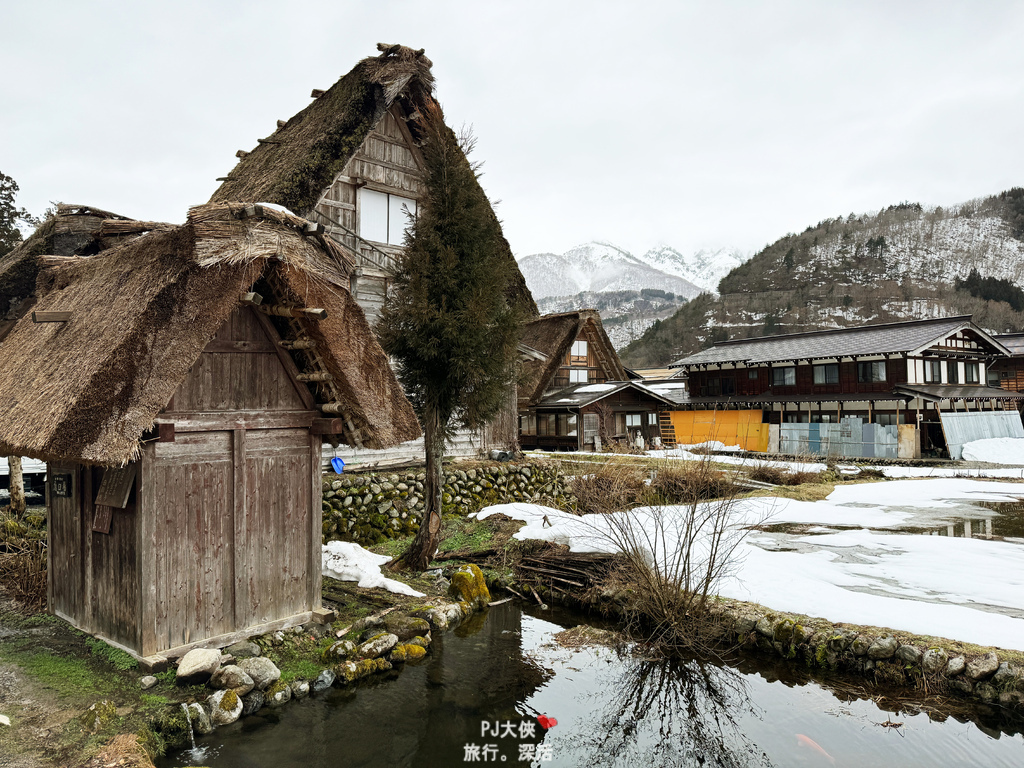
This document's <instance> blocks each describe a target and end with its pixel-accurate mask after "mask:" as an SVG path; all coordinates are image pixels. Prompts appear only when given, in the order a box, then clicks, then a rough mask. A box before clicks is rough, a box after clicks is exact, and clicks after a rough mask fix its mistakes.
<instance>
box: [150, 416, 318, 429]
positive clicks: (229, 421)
mask: <svg viewBox="0 0 1024 768" xmlns="http://www.w3.org/2000/svg"><path fill="white" fill-rule="evenodd" d="M315 417H316V414H315V413H314V412H312V411H231V412H227V413H216V412H215V413H174V414H170V413H169V414H166V416H163V417H158V418H157V419H156V425H157V428H158V430H159V427H160V426H161V425H163V424H173V425H174V431H175V433H178V432H210V431H214V430H235V429H292V428H305V427H309V425H310V424H312V423H313V419H314V418H315Z"/></svg>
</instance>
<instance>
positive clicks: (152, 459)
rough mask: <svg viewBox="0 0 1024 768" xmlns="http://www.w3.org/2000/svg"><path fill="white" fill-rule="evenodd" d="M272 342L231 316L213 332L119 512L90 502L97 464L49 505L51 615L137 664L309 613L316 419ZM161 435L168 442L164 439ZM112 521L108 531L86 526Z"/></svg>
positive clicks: (266, 332) (254, 322)
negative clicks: (104, 518) (132, 656)
mask: <svg viewBox="0 0 1024 768" xmlns="http://www.w3.org/2000/svg"><path fill="white" fill-rule="evenodd" d="M277 340H278V339H277V337H276V332H274V331H273V328H272V327H271V326H270V325H269V324H265V323H263V322H262V321H261V319H260V318H259V317H257V316H255V315H254V313H253V310H251V309H249V308H243V309H240V310H239V311H237V312H236V313H235V314H234V315H233V316H232V318H231V319H230V320H229V321H228V322H227V323H226V324H225V325H224V327H223V328H222V329H221V330H220V332H218V334H217V335H216V337H215V338H214V339H213V340H212V341H211V342H210V344H209V345H208V347H207V348H206V350H205V351H204V352H203V353H202V355H201V356H200V358H199V360H198V361H197V362H196V364H195V365H194V366H193V367H192V370H191V371H190V373H189V374H188V376H187V378H186V380H185V381H184V382H183V383H182V384H181V385H180V386H179V388H178V390H177V391H176V392H175V395H174V397H173V398H172V400H171V403H170V404H169V406H168V408H167V409H165V411H164V412H163V413H162V414H161V416H160V417H159V418H158V423H160V424H164V425H169V424H173V425H174V432H173V439H164V440H152V441H148V442H146V444H145V446H144V448H143V454H142V458H141V459H140V461H139V467H138V469H139V471H138V475H137V478H136V484H135V486H134V490H133V491H132V494H131V495H130V497H129V499H128V503H127V505H126V507H125V508H124V509H118V508H100V507H98V506H97V505H95V504H94V499H95V498H96V490H97V489H98V488H99V485H100V482H101V480H102V476H103V471H104V470H103V469H102V468H85V469H83V468H81V467H78V466H75V465H68V466H62V465H51V468H50V473H49V474H50V478H51V479H50V480H49V481H48V483H50V484H52V478H53V477H54V476H55V475H58V474H70V475H71V476H72V478H73V483H72V491H73V493H72V495H71V496H70V497H68V498H63V497H57V496H55V495H54V494H53V492H52V489H48V490H50V493H49V500H50V520H51V522H50V525H51V528H50V530H51V542H52V543H51V550H50V552H51V554H50V557H51V563H50V567H51V570H50V573H51V575H52V577H51V586H50V590H51V591H50V605H51V608H52V610H54V611H55V612H56V613H58V614H59V615H61V616H63V617H64V618H67V619H69V620H70V621H72V623H74V624H75V625H76V626H78V627H80V628H82V629H84V630H86V631H88V632H92V633H94V634H97V635H100V636H102V637H104V638H105V639H107V640H110V641H113V642H115V643H117V644H120V645H122V646H124V647H126V648H128V649H129V650H132V651H134V652H136V653H138V654H139V655H142V656H152V655H153V654H156V653H160V652H163V651H167V650H169V649H173V648H176V647H179V646H182V645H187V644H189V643H196V642H199V641H202V640H205V639H208V638H212V637H217V636H223V635H228V634H230V633H233V632H236V631H239V630H244V629H246V628H248V627H252V626H256V625H260V624H265V623H268V622H273V621H277V620H280V619H287V618H289V617H292V616H295V615H298V614H302V613H305V612H306V611H310V610H312V609H314V608H318V607H319V606H320V582H321V578H320V534H321V526H320V502H321V498H320V493H321V491H320V488H321V486H320V461H319V459H320V449H321V445H320V444H321V439H320V437H319V436H315V435H312V434H310V425H311V423H312V420H313V418H314V417H315V416H316V415H317V414H316V413H315V412H314V411H312V410H311V409H310V408H309V407H308V404H309V403H311V399H310V396H309V393H308V391H306V392H305V397H303V396H302V395H303V390H302V389H301V388H303V387H305V385H303V384H300V383H298V382H295V381H294V379H293V378H292V377H293V375H294V370H292V369H290V368H289V367H288V363H290V360H289V359H288V358H287V357H283V356H279V355H278V353H277V352H276V351H275V346H274V345H275V343H276V342H277ZM165 437H169V434H167V435H165ZM97 512H109V513H110V526H109V530H108V531H107V532H100V531H94V530H93V521H94V519H96V517H97Z"/></svg>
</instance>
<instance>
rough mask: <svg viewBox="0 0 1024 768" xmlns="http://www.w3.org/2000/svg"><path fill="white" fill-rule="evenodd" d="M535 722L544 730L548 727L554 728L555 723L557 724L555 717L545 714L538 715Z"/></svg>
mask: <svg viewBox="0 0 1024 768" xmlns="http://www.w3.org/2000/svg"><path fill="white" fill-rule="evenodd" d="M537 722H538V723H540V727H541V728H543V729H544V730H545V731H546V730H547V729H548V728H554V727H555V726H556V725H558V721H557V720H555V718H553V717H548V716H547V715H540V716H539V717H538V718H537Z"/></svg>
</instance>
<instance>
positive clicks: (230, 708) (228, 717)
mask: <svg viewBox="0 0 1024 768" xmlns="http://www.w3.org/2000/svg"><path fill="white" fill-rule="evenodd" d="M206 704H207V706H208V707H209V708H210V721H211V722H212V723H213V724H214V725H228V724H230V723H233V722H235V720H237V719H238V718H240V717H241V716H242V709H243V707H244V704H243V703H242V698H241V697H240V696H239V695H238V694H236V693H235V692H234V691H230V690H227V691H217V692H216V693H215V694H213V696H211V697H210V698H208V699H207V700H206Z"/></svg>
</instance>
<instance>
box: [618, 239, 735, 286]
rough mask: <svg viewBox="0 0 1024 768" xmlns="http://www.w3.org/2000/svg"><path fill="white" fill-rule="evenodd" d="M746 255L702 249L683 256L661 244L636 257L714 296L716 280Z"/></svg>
mask: <svg viewBox="0 0 1024 768" xmlns="http://www.w3.org/2000/svg"><path fill="white" fill-rule="evenodd" d="M750 256H751V254H749V253H743V252H742V251H738V250H736V249H735V248H716V249H714V250H708V249H704V248H702V249H701V250H699V251H693V252H692V253H690V254H689V255H687V254H683V253H680V252H679V251H677V250H676V249H675V248H672V247H670V246H667V245H662V246H659V247H658V248H652V249H651V250H649V251H648V252H647V253H645V254H644V255H643V256H638V257H637V258H639V259H640V261H642V262H644V263H645V264H648V265H650V266H652V267H654V268H655V269H660V270H661V271H662V272H667V273H668V274H670V275H675V276H676V277H681V278H683V279H684V280H688V281H689V282H691V283H693V284H694V285H696V286H697V287H698V288H700V289H701V290H704V291H710V292H711V293H718V281H719V280H721V279H722V278H723V277H725V276H726V275H727V274H729V273H730V272H731V271H732V270H733V269H735V268H736V267H738V266H739V265H740V264H742V263H743V262H745V261H746V260H747V259H749V258H750Z"/></svg>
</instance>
